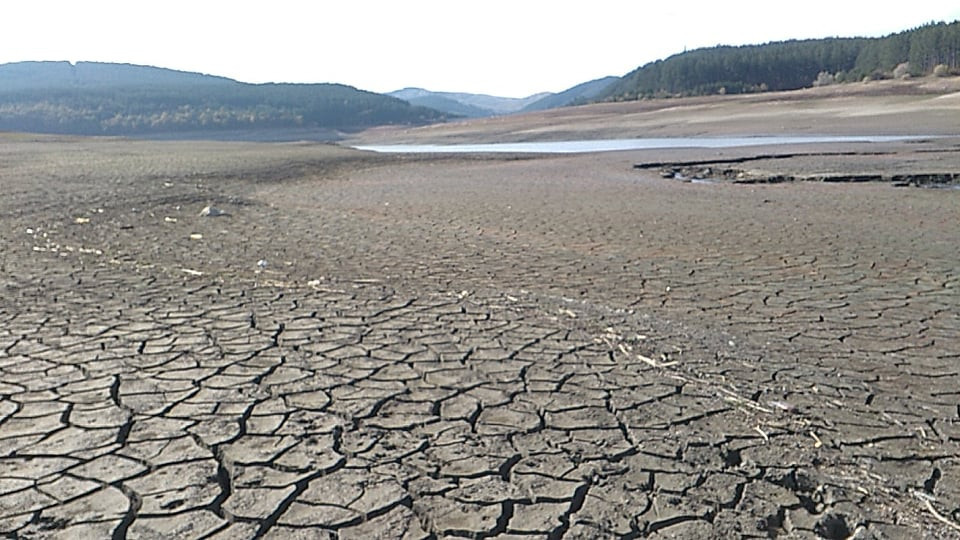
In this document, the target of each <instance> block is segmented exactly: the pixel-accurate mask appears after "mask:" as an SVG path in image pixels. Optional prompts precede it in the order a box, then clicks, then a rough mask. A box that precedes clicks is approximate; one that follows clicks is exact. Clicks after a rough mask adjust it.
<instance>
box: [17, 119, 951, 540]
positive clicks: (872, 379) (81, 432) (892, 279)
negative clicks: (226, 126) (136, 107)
mask: <svg viewBox="0 0 960 540" xmlns="http://www.w3.org/2000/svg"><path fill="white" fill-rule="evenodd" d="M938 144H941V145H946V144H947V143H945V142H944V143H938ZM941 149H942V147H941ZM745 152H746V151H745ZM935 154H936V153H929V154H921V153H911V154H910V155H909V158H910V159H917V160H921V159H925V158H924V156H927V157H930V156H933V155H935ZM936 155H940V154H936ZM696 157H697V156H696V151H688V154H687V158H689V159H695V158H696ZM652 158H653V155H651V154H643V155H641V154H639V153H622V154H603V155H584V156H574V157H543V156H526V157H523V158H517V157H509V156H486V157H483V156H446V157H430V156H419V157H413V156H390V157H385V156H375V155H369V154H363V153H359V152H353V151H349V150H344V149H338V148H335V147H328V146H323V145H309V144H304V145H295V144H287V145H253V144H217V143H189V144H186V143H146V142H130V141H117V140H83V139H58V138H37V139H33V140H32V139H30V138H29V137H13V136H5V138H4V144H3V145H2V146H0V186H2V192H3V196H2V198H0V533H3V534H5V535H7V536H9V537H12V538H107V537H112V538H126V537H129V538H171V537H178V538H286V539H291V538H341V539H346V538H410V539H414V538H446V537H462V538H520V537H528V538H552V539H557V538H639V537H651V538H704V537H723V538H726V537H737V538H740V537H747V538H776V537H791V538H794V537H796V538H806V537H812V538H817V537H820V538H908V537H909V538H917V537H931V538H934V537H936V538H944V537H960V293H958V289H960V276H958V272H957V267H958V262H960V260H958V255H957V254H958V253H960V236H958V235H957V224H958V223H960V191H948V190H922V189H897V188H893V187H891V186H889V185H885V184H865V185H823V184H808V183H795V184H789V185H786V184H781V185H762V186H759V185H758V186H734V185H723V184H718V185H704V184H684V183H678V182H676V181H672V180H665V179H662V178H660V177H659V175H658V174H656V172H655V171H649V172H643V171H637V170H634V169H633V165H634V164H635V163H637V162H641V161H644V160H647V161H649V160H652ZM904 159H907V158H904ZM950 159H952V158H950ZM780 161H781V162H778V163H779V165H778V166H782V167H788V166H789V165H790V163H789V160H780ZM901 161H902V160H901ZM942 164H943V162H940V165H942ZM794 165H795V166H796V165H797V162H794ZM801 165H802V167H805V168H806V169H809V168H810V166H809V164H802V163H801ZM806 169H805V170H806ZM208 205H213V206H215V207H216V208H219V209H222V210H224V211H225V212H226V213H227V214H228V215H226V216H221V217H216V218H213V217H201V216H200V215H199V214H200V211H201V209H203V208H204V207H206V206H208Z"/></svg>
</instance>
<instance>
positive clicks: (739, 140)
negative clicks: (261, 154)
mask: <svg viewBox="0 0 960 540" xmlns="http://www.w3.org/2000/svg"><path fill="white" fill-rule="evenodd" d="M921 138H928V137H921V136H919V135H914V136H899V135H864V136H849V135H845V136H833V135H824V136H762V137H661V138H643V139H598V140H579V141H542V142H515V143H488V144H380V145H377V144H373V145H358V146H354V147H353V148H356V149H358V150H370V151H373V152H384V153H478V152H506V153H540V154H543V153H545V154H575V153H584V152H614V151H618V150H655V149H661V148H733V147H738V146H765V145H782V144H815V143H863V142H868V143H875V142H893V141H905V140H912V139H921Z"/></svg>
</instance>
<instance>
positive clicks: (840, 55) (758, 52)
mask: <svg viewBox="0 0 960 540" xmlns="http://www.w3.org/2000/svg"><path fill="white" fill-rule="evenodd" d="M895 72H896V75H897V76H905V75H912V76H920V75H927V74H932V73H936V74H937V75H948V74H957V73H960V21H957V22H953V23H950V24H947V23H942V22H941V23H930V24H928V25H924V26H921V27H919V28H916V29H913V30H907V31H905V32H900V33H897V34H891V35H889V36H886V37H882V38H827V39H810V40H791V41H780V42H773V43H767V44H763V45H744V46H737V47H735V46H717V47H710V48H705V49H697V50H694V51H689V52H684V53H681V54H677V55H674V56H671V57H669V58H667V59H664V60H657V61H655V62H651V63H649V64H646V65H644V66H641V67H639V68H637V69H636V70H634V71H632V72H631V73H628V74H627V75H625V76H624V77H623V78H622V79H621V80H620V81H619V82H618V83H615V84H614V85H612V86H611V87H609V88H608V89H607V90H606V92H604V94H603V95H602V96H601V97H600V99H599V100H600V101H621V100H634V99H645V98H654V97H671V96H694V95H710V94H725V93H731V94H739V93H748V92H763V91H767V90H795V89H798V88H805V87H809V86H812V85H813V84H814V83H815V82H816V83H817V84H827V83H836V82H850V81H860V80H863V79H864V78H872V79H876V78H886V77H892V76H894V74H895Z"/></svg>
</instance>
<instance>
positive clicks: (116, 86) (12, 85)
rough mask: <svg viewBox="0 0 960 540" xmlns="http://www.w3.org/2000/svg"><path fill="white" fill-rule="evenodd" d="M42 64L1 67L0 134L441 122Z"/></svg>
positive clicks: (311, 94)
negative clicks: (71, 73) (72, 72)
mask: <svg viewBox="0 0 960 540" xmlns="http://www.w3.org/2000/svg"><path fill="white" fill-rule="evenodd" d="M46 64H59V63H32V64H31V65H27V66H15V67H17V68H18V69H15V70H13V69H11V70H9V71H10V72H11V73H13V74H15V75H16V76H13V75H10V74H7V75H6V76H4V73H3V71H2V68H4V67H6V66H0V78H5V79H7V80H6V81H0V130H9V131H33V132H41V133H64V134H83V135H136V134H149V133H171V132H183V131H229V130H255V129H261V128H270V129H285V128H323V129H332V130H340V131H350V130H356V129H362V128H365V127H370V126H375V125H387V124H401V125H420V124H427V123H432V122H437V121H441V120H443V119H445V118H446V116H445V115H444V114H442V113H440V112H438V111H435V110H433V109H428V108H425V107H415V106H411V105H410V104H409V103H407V102H405V101H402V100H399V99H395V98H392V97H389V96H384V95H381V94H375V93H372V92H365V91H361V90H357V89H356V88H353V87H350V86H344V85H339V84H256V85H255V84H245V83H240V82H237V81H232V80H230V79H222V78H216V77H210V78H209V79H207V78H204V76H199V75H198V74H183V75H179V73H180V72H171V73H172V75H168V76H166V77H165V78H162V79H161V78H160V77H158V76H157V71H158V68H149V67H144V66H116V67H114V68H113V70H112V71H108V70H107V69H105V68H104V67H103V66H104V65H103V64H97V65H96V66H97V67H98V70H96V78H94V79H91V78H90V76H87V77H81V76H77V77H74V78H73V79H65V78H64V77H62V76H60V75H58V73H59V72H61V71H63V70H64V67H63V66H51V65H46ZM7 66H11V65H10V64H8V65H7ZM38 70H39V71H40V72H42V71H43V70H48V71H50V72H52V73H53V74H51V73H39V72H38ZM80 71H81V73H89V72H90V71H91V69H90V68H89V67H86V66H84V67H83V69H82V70H80ZM164 71H166V70H164ZM103 74H109V75H111V76H110V77H106V78H103V77H101V75H103ZM118 74H119V75H118ZM25 81H26V82H25Z"/></svg>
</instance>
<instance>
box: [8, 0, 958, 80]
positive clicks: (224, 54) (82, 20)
mask: <svg viewBox="0 0 960 540" xmlns="http://www.w3.org/2000/svg"><path fill="white" fill-rule="evenodd" d="M957 19H960V1H958V0H912V1H910V2H900V1H895V2H877V1H876V0H867V1H861V0H852V1H847V0H802V1H801V0H794V1H790V2H783V1H776V0H760V1H754V0H730V1H726V2H724V1H717V0H667V1H657V2H641V1H626V0H624V1H609V0H592V1H589V2H567V1H564V0H552V1H540V0H531V1H527V0H509V1H504V0H485V1H483V2H473V1H471V2H467V1H459V2H458V1H455V0H446V1H441V0H409V1H401V0H395V1H387V0H384V1H379V0H339V1H334V0H328V1H319V0H318V1H294V0H271V1H269V2H248V1H244V0H234V1H230V2H227V1H219V0H188V1H185V0H166V1H164V2H157V1H150V2H146V1H134V0H83V1H80V0H9V1H6V2H4V3H3V6H2V9H0V63H6V62H17V61H23V60H71V61H79V60H90V61H102V62H125V63H133V64H146V65H155V66H160V67H167V68H173V69H180V70H186V71H199V72H202V73H209V74H214V75H222V76H226V77H231V78H234V79H238V80H241V81H246V82H337V83H343V84H349V85H352V86H356V87H358V88H362V89H365V90H372V91H375V92H389V91H391V90H397V89H400V88H403V87H406V86H418V87H423V88H428V89H430V90H438V91H462V92H475V93H488V94H493V95H499V96H510V97H522V96H526V95H529V94H533V93H536V92H541V91H552V92H557V91H561V90H564V89H566V88H568V87H570V86H573V85H575V84H578V83H581V82H585V81H588V80H591V79H595V78H598V77H602V76H605V75H623V74H625V73H627V72H629V71H631V70H633V69H634V68H636V67H637V66H640V65H642V64H645V63H647V62H650V61H653V60H657V59H659V58H665V57H667V56H669V55H671V54H674V53H678V52H682V51H683V50H684V49H685V48H686V49H694V48H698V47H706V46H712V45H718V44H727V45H741V44H749V43H763V42H767V41H776V40H783V39H803V38H816V37H828V36H880V35H886V34H889V33H892V32H898V31H901V30H906V29H909V28H913V27H916V26H919V25H922V24H924V23H927V22H930V21H947V22H952V21H954V20H957Z"/></svg>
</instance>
